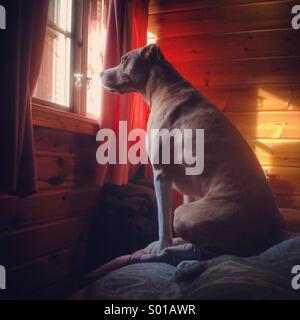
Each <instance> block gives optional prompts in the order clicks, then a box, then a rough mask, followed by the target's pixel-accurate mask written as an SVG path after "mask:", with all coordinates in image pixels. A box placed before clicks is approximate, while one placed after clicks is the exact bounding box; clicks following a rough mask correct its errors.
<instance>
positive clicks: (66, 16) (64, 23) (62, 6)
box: [48, 0, 73, 32]
mask: <svg viewBox="0 0 300 320" xmlns="http://www.w3.org/2000/svg"><path fill="white" fill-rule="evenodd" d="M72 6H73V0H51V1H50V5H49V14H48V20H49V21H50V22H52V23H54V24H55V25H57V26H58V27H60V28H61V29H63V30H64V31H67V32H71V31H72Z"/></svg>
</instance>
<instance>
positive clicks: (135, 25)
mask: <svg viewBox="0 0 300 320" xmlns="http://www.w3.org/2000/svg"><path fill="white" fill-rule="evenodd" d="M108 6H109V7H108V16H107V23H106V28H107V39H106V45H105V53H104V69H107V68H111V67H114V66H116V65H118V64H119V63H120V59H121V56H122V55H123V54H124V53H126V52H128V51H130V50H133V49H136V48H139V47H143V46H144V45H145V44H146V43H147V23H148V0H128V1H122V0H111V1H109V4H108ZM148 114H149V107H148V105H147V104H146V103H145V102H144V100H143V98H142V97H141V96H140V95H139V94H126V95H121V96H120V95H117V94H114V93H109V92H106V91H104V92H103V95H102V104H101V110H100V122H99V124H100V129H101V128H110V129H113V130H114V131H115V132H116V134H118V126H119V121H127V124H128V131H129V130H130V129H133V128H141V129H146V124H147V119H148ZM125 151H126V150H125ZM135 169H136V166H135V167H134V166H131V165H130V164H115V165H111V166H109V165H102V166H98V173H97V176H98V182H99V184H100V185H102V184H103V183H104V182H112V183H114V184H124V183H127V182H128V179H129V176H130V175H132V174H133V172H135Z"/></svg>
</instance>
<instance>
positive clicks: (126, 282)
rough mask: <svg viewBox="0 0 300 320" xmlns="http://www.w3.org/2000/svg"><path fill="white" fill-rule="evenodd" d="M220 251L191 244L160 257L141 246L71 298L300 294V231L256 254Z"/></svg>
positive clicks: (97, 274)
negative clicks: (295, 282) (298, 271)
mask: <svg viewBox="0 0 300 320" xmlns="http://www.w3.org/2000/svg"><path fill="white" fill-rule="evenodd" d="M213 255H217V254H216V253H214V252H209V251H204V250H201V249H199V248H195V247H194V246H193V245H191V244H186V245H181V244H178V245H176V243H175V245H174V247H171V248H167V249H165V250H164V251H163V252H162V254H161V255H160V256H159V257H154V256H152V255H148V254H145V252H144V250H140V251H138V252H136V253H134V254H133V255H127V256H122V257H119V258H117V259H115V260H113V261H111V262H109V263H108V264H106V265H104V266H102V267H100V268H99V269H98V270H96V271H95V272H94V273H92V274H90V276H89V281H90V284H89V285H87V286H86V287H85V288H83V289H82V290H80V291H79V292H78V293H76V294H75V295H74V296H72V297H71V299H112V300H113V299H124V300H125V299H126V300H127V299H128V300H130V299H141V300H146V299H203V300H204V299H300V290H295V289H293V288H292V285H291V282H292V279H293V277H294V275H293V274H292V273H291V270H292V268H293V266H294V265H297V264H298V265H299V264H300V234H298V235H295V236H294V237H293V238H291V239H289V240H286V241H284V242H282V243H279V244H277V245H275V246H273V247H272V248H270V249H268V250H266V251H265V252H263V253H261V254H259V255H257V256H253V257H247V258H242V257H236V256H231V255H220V256H216V257H213Z"/></svg>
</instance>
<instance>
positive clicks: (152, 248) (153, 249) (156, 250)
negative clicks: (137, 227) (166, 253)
mask: <svg viewBox="0 0 300 320" xmlns="http://www.w3.org/2000/svg"><path fill="white" fill-rule="evenodd" d="M170 246H172V239H170V240H168V241H154V242H152V243H150V244H149V245H148V246H147V247H146V248H145V249H144V251H145V252H146V253H149V254H155V255H159V254H160V253H161V252H162V250H163V249H165V248H168V247H170Z"/></svg>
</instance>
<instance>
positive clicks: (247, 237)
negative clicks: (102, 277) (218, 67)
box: [101, 45, 283, 256]
mask: <svg viewBox="0 0 300 320" xmlns="http://www.w3.org/2000/svg"><path fill="white" fill-rule="evenodd" d="M101 78H102V82H103V85H104V87H105V88H106V89H107V90H109V91H113V92H119V93H126V92H132V91H137V92H140V93H141V94H142V95H143V96H144V97H145V99H146V100H147V101H148V102H149V104H150V106H151V113H150V118H149V121H148V129H147V130H148V131H150V130H151V129H168V130H170V131H171V130H173V129H175V128H176V129H180V130H184V129H197V128H198V129H204V133H205V139H204V150H205V167H204V171H203V172H202V174H197V175H187V174H186V171H185V169H186V168H187V167H188V165H187V163H182V164H175V161H174V156H173V158H172V159H171V163H170V164H163V163H158V164H153V172H154V183H155V191H156V197H157V202H158V215H159V241H158V242H156V243H154V244H153V245H152V246H150V247H149V248H150V249H149V251H150V252H152V253H156V254H157V253H159V252H160V250H162V249H163V248H165V247H167V246H170V245H171V244H172V222H173V216H172V212H171V188H172V186H174V187H175V188H176V189H177V190H179V191H180V192H182V193H183V195H184V200H185V201H184V204H183V205H181V206H180V207H178V208H177V209H176V210H175V213H174V222H173V223H174V228H175V231H176V233H177V234H178V235H179V236H180V237H181V238H182V239H184V240H185V241H187V242H191V243H193V244H196V245H199V246H201V247H205V248H207V247H209V248H216V249H218V250H220V251H222V252H227V253H232V254H237V255H243V256H246V255H251V254H255V253H258V252H260V251H263V250H265V249H266V248H267V247H269V246H271V245H272V244H274V243H276V242H278V241H279V240H280V236H281V229H282V228H283V221H282V218H281V216H280V214H279V211H278V208H277V206H276V203H275V200H274V198H273V195H272V192H271V190H270V188H269V185H268V183H267V180H266V178H265V175H264V172H263V171H262V168H261V166H260V164H259V162H258V160H257V158H256V156H255V154H254V153H253V151H252V150H251V148H250V147H249V146H248V144H247V143H246V141H245V140H244V139H243V137H242V136H241V135H240V133H239V132H238V131H237V129H236V128H235V127H234V126H233V125H232V124H231V123H230V122H229V121H228V119H227V118H226V117H225V116H224V115H223V113H222V112H221V111H219V110H218V109H217V108H216V107H215V106H214V105H212V104H211V103H210V102H209V101H208V100H207V99H206V98H205V97H204V96H203V95H202V94H201V93H200V92H199V91H197V90H196V89H195V88H194V87H193V86H192V85H191V84H190V83H189V82H187V81H186V80H184V79H183V78H182V76H181V75H180V74H178V72H177V71H176V70H175V69H174V68H173V67H172V66H171V65H170V64H169V63H168V62H167V61H166V59H165V58H164V57H163V55H162V53H161V52H160V50H159V48H158V47H157V46H156V45H149V46H146V47H144V48H141V49H137V50H134V51H131V52H129V53H127V54H126V55H124V56H123V57H122V61H121V64H120V65H118V66H117V67H115V68H112V69H108V70H105V71H104V72H103V73H102V74H101ZM193 138H194V133H193ZM174 140H175V142H174V144H173V149H174V145H175V144H176V137H175V138H174ZM192 140H193V141H194V139H192ZM150 147H151V148H154V149H155V150H156V151H157V152H159V151H160V150H161V147H162V146H161V142H157V143H156V144H155V145H151V146H150ZM192 148H193V150H194V149H195V148H196V144H195V142H193V143H192ZM195 199H196V201H192V200H195Z"/></svg>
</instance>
